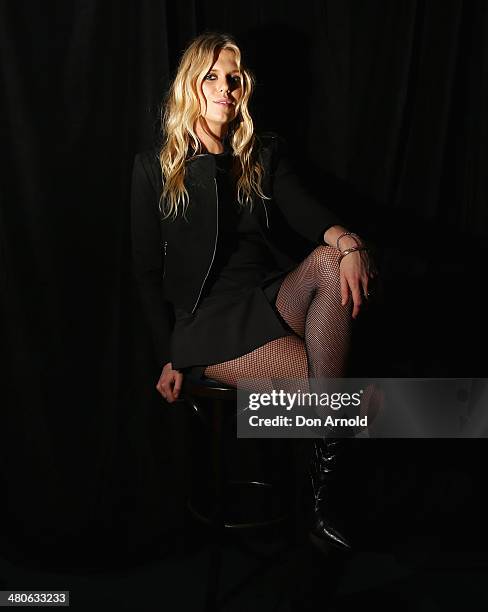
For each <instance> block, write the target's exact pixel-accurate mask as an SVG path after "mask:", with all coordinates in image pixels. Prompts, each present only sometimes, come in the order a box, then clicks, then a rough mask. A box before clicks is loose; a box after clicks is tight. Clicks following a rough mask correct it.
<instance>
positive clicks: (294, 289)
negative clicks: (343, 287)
mask: <svg viewBox="0 0 488 612" xmlns="http://www.w3.org/2000/svg"><path fill="white" fill-rule="evenodd" d="M319 289H320V290H321V291H323V290H325V291H326V292H327V294H328V296H329V298H332V299H334V300H335V301H339V303H340V299H341V297H340V275H339V258H338V252H337V249H334V248H333V247H330V246H325V245H320V246H318V247H316V248H315V249H314V250H313V251H312V252H311V253H309V255H307V257H305V259H304V260H303V261H302V262H300V263H299V264H298V266H297V267H296V268H294V269H293V270H292V271H291V272H289V273H288V274H287V275H286V276H285V278H284V279H283V282H282V283H281V286H280V289H279V291H278V295H277V297H276V309H277V310H278V312H279V313H280V315H281V316H282V317H283V319H284V320H285V321H286V323H287V325H289V327H290V328H291V329H292V330H293V331H294V332H295V334H297V335H298V336H300V337H301V338H304V337H305V324H306V319H307V313H308V309H309V306H310V303H311V301H312V299H313V298H314V296H315V294H316V293H317V290H319Z"/></svg>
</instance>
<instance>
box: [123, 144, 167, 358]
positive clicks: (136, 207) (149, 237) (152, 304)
mask: <svg viewBox="0 0 488 612" xmlns="http://www.w3.org/2000/svg"><path fill="white" fill-rule="evenodd" d="M146 164H147V160H146ZM146 164H145V154H137V155H136V156H135V159H134V166H133V170H132V187H131V239H132V270H133V274H134V278H135V281H136V284H137V287H138V293H139V297H140V300H141V305H142V309H143V313H144V315H145V317H146V320H147V322H148V324H149V329H150V332H151V336H152V340H153V347H154V352H155V356H156V359H157V361H158V364H159V365H160V367H161V369H162V368H163V366H164V365H165V364H167V363H169V362H170V361H171V355H170V342H171V331H172V308H171V306H170V304H169V303H168V302H167V301H166V300H165V297H164V287H163V257H164V254H163V250H162V240H161V225H160V220H159V211H158V194H157V192H156V190H155V188H154V186H153V185H152V183H151V180H150V177H149V174H148V171H149V170H148V168H147V167H145V166H146Z"/></svg>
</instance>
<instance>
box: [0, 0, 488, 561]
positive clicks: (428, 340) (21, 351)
mask: <svg viewBox="0 0 488 612" xmlns="http://www.w3.org/2000/svg"><path fill="white" fill-rule="evenodd" d="M487 28H488V5H487V3H486V2H484V1H483V0H478V1H477V0H470V1H469V2H468V1H463V0H448V1H445V0H444V1H441V0H431V1H429V0H402V1H398V2H388V1H386V0H368V2H358V1H355V0H345V1H344V0H341V1H339V0H329V1H318V0H317V1H314V0H308V1H307V2H300V3H296V2H288V1H287V2H283V1H280V2H266V3H262V2H258V1H257V0H252V1H246V2H232V3H221V2H214V1H212V0H207V1H205V2H190V1H186V2H178V3H173V2H162V1H152V0H141V1H140V2H129V3H125V4H122V3H118V2H100V1H96V0H85V1H83V2H69V3H63V2H54V3H49V6H45V5H43V4H39V5H37V6H36V5H33V4H32V3H27V2H17V3H2V4H1V6H0V42H1V54H0V78H1V89H0V91H1V96H0V104H1V107H0V111H1V118H2V128H3V129H2V136H3V143H2V144H3V150H4V159H3V162H2V173H1V194H0V195H1V209H0V241H1V242H0V264H1V268H0V283H1V287H0V288H1V301H0V304H1V308H2V334H3V337H2V343H1V349H0V350H1V351H2V353H3V356H4V357H5V359H4V364H5V365H4V367H3V369H2V373H3V385H2V400H1V403H2V413H1V414H2V423H1V426H0V431H1V433H2V443H1V445H0V448H1V451H0V468H1V469H0V482H1V484H2V496H3V503H2V510H1V512H2V519H3V520H2V522H1V525H2V526H1V528H0V530H1V531H2V536H1V538H0V541H2V542H3V546H4V550H5V551H6V552H8V554H10V555H11V556H15V555H18V556H23V555H24V556H27V555H30V556H33V557H35V556H36V555H38V556H42V555H43V554H45V555H53V556H55V557H56V558H58V555H59V556H60V558H63V559H65V560H66V562H68V560H69V559H71V560H73V562H75V561H79V560H80V555H82V554H84V553H86V554H87V556H88V557H89V556H90V554H91V553H92V551H93V544H94V543H96V546H97V548H98V550H99V551H100V554H102V555H103V554H107V555H108V556H109V557H110V555H111V554H120V553H122V552H126V551H129V552H130V551H147V550H148V549H150V548H151V547H154V546H155V545H158V546H159V545H164V543H165V542H166V541H167V539H168V537H169V534H171V533H175V532H177V530H178V528H181V527H183V518H182V516H183V512H182V508H183V505H184V491H185V483H186V480H187V456H188V446H189V436H188V435H187V433H188V432H187V426H186V424H185V423H186V421H185V418H184V415H183V414H182V413H181V411H180V412H179V411H178V408H175V407H168V406H167V405H166V404H164V403H163V402H162V401H161V399H160V396H158V394H157V392H156V391H155V388H154V386H155V383H156V380H157V377H158V375H159V372H158V368H157V365H158V364H156V363H155V362H154V359H153V357H152V349H151V339H150V338H149V334H148V330H147V327H146V325H145V323H144V321H143V319H142V315H141V309H140V304H139V301H138V296H137V294H136V292H135V291H134V286H133V282H132V278H131V274H130V231H129V195H130V169H131V166H132V161H133V157H134V154H135V153H136V152H137V151H140V150H142V149H144V148H147V147H149V146H150V145H151V144H152V141H153V139H154V137H155V135H156V133H157V129H158V121H159V117H158V108H159V104H160V102H161V100H162V98H163V95H164V93H165V91H166V88H167V85H168V82H169V79H170V78H171V76H172V75H173V74H174V70H175V67H176V64H177V61H178V58H179V55H180V53H181V51H182V49H183V48H184V47H185V45H186V44H187V43H188V41H189V40H190V39H191V38H192V37H193V36H194V35H196V34H197V33H200V32H202V31H204V30H214V29H215V30H223V31H229V32H231V33H233V34H234V35H235V36H237V38H238V40H240V42H241V43H242V45H243V49H244V52H245V57H247V58H248V61H249V64H250V66H251V68H252V69H254V71H255V73H256V75H257V81H258V84H257V88H256V93H255V97H254V102H253V112H254V116H255V120H256V126H257V128H258V129H273V130H276V131H278V132H279V133H281V134H282V135H283V136H285V137H286V138H287V140H288V141H289V144H290V148H291V149H292V150H295V152H296V156H295V157H296V160H295V161H296V164H297V167H298V168H299V169H300V170H301V171H302V172H304V173H305V176H306V177H307V180H308V182H309V185H310V189H311V190H312V191H317V190H318V189H319V185H320V186H322V187H321V193H320V195H321V197H322V198H323V200H324V202H327V204H328V205H329V206H330V207H331V208H332V209H333V210H336V211H337V212H338V213H339V215H340V217H341V218H345V219H347V220H348V222H349V225H350V226H351V227H352V228H353V229H356V230H357V231H358V232H359V233H362V234H363V235H365V236H366V237H367V238H369V239H370V241H371V242H372V243H373V245H375V246H376V248H377V257H378V263H379V265H380V268H381V271H382V277H383V289H382V292H381V295H382V296H383V297H382V300H381V301H379V303H378V304H377V306H376V307H375V309H373V308H372V309H370V311H369V312H366V313H364V315H363V318H362V322H360V323H358V325H357V332H356V347H355V352H354V359H353V364H354V366H353V369H354V372H355V373H357V374H358V375H364V376H367V375H377V376H415V377H418V376H484V375H485V373H484V372H485V369H486V368H485V366H484V361H483V360H479V359H478V358H477V357H476V353H475V350H474V344H475V342H474V339H476V344H481V346H484V345H483V333H484V323H483V320H484V315H483V306H482V303H481V299H480V297H481V295H482V293H481V292H482V285H483V282H484V280H483V274H482V272H483V264H482V262H483V261H484V257H485V256H486V246H487V242H488V240H487V237H488V236H487V223H486V221H487V207H486V200H487V181H486V167H487V161H488V160H487V143H488V138H487V136H488V134H487V113H486V109H487V108H488V99H487V87H488V79H487V70H488V38H487ZM324 178H326V179H327V188H326V189H325V190H324V189H323V183H324ZM444 442H446V443H447V441H444ZM461 442H462V441H451V442H449V445H450V446H449V449H448V450H445V446H446V445H444V446H443V447H442V449H440V447H441V446H442V445H441V444H440V441H437V442H435V441H434V442H431V446H429V451H424V453H425V455H422V448H424V446H422V444H420V442H418V441H417V442H415V441H405V442H404V444H402V445H400V446H402V447H403V448H404V449H406V450H405V453H406V455H407V456H408V458H409V462H410V463H409V465H410V467H409V469H413V468H411V465H412V463H411V462H412V461H414V462H415V461H417V463H415V465H416V466H417V470H418V472H421V471H422V465H423V460H421V459H419V457H420V458H422V457H424V456H426V455H428V454H430V456H432V454H433V453H432V449H433V448H435V449H439V452H441V454H442V453H444V455H439V456H442V457H443V459H440V460H439V469H440V470H444V471H446V470H447V471H446V474H448V476H449V477H451V476H452V474H453V473H454V472H453V470H452V466H451V467H449V465H450V464H449V457H453V456H454V455H456V461H458V462H459V452H460V449H462V450H461V455H462V456H465V457H466V465H468V464H469V466H470V467H469V473H470V476H469V478H468V480H469V479H470V478H473V470H474V472H475V468H474V467H473V465H476V463H477V462H478V461H479V459H480V458H481V457H482V456H483V454H482V453H483V451H484V444H482V442H483V441H476V442H477V443H476V444H475V443H474V442H473V443H472V444H470V445H469V448H468V446H467V445H466V444H464V445H462V444H461ZM379 447H381V451H380V452H379V454H380V455H381V456H384V455H385V452H386V453H388V452H390V450H391V447H392V445H390V444H388V443H386V441H381V444H380V443H378V444H377V447H376V448H379ZM397 447H398V443H397ZM454 447H456V449H457V452H452V449H453V448H454ZM434 454H437V450H436V452H435V453H434ZM452 461H454V459H452ZM467 471H468V469H466V471H465V472H463V473H464V475H465V476H466V474H467ZM398 473H399V474H401V471H399V472H398ZM431 477H432V474H431V473H429V478H431ZM407 480H408V479H407ZM454 480H456V479H454ZM461 480H463V479H461ZM409 482H410V481H409ZM463 482H464V483H465V482H466V480H465V479H464V480H463ZM469 482H470V483H471V484H470V485H469V486H464V493H463V494H462V495H461V494H459V495H458V493H457V491H458V489H456V487H454V492H453V493H452V495H453V496H454V498H456V503H457V505H456V504H454V502H452V503H451V505H450V506H449V503H450V502H449V503H447V505H448V506H449V508H451V509H452V512H454V509H453V508H454V507H455V508H457V509H459V507H460V506H462V505H463V504H464V505H465V506H466V508H468V507H469V504H470V503H472V504H473V505H474V502H473V501H472V498H473V496H474V495H475V490H476V486H475V483H474V481H471V480H469ZM426 486H428V485H426ZM409 495H410V499H411V500H412V496H411V494H410V493H409V492H408V487H407V489H405V488H404V489H403V490H399V492H398V493H391V491H390V498H389V500H390V502H389V503H387V504H386V505H385V504H383V505H384V507H386V508H392V507H394V506H395V503H396V502H395V500H397V499H401V500H404V499H405V498H406V497H408V496H409ZM395 496H396V497H395ZM470 496H471V497H470ZM378 499H379V498H378ZM378 499H377V501H376V503H377V504H378V506H380V505H381V501H379V500H378ZM436 499H437V501H439V499H440V498H439V497H437V498H436ZM392 500H393V501H392ZM470 500H471V501H470ZM411 503H413V502H411ZM429 504H430V502H428V501H425V500H424V506H423V508H424V510H425V508H427V510H425V512H427V513H428V512H429V511H430V510H429V508H431V506H429ZM453 504H454V506H453ZM434 506H435V504H434V503H433V504H432V508H434ZM395 507H397V506H395ZM444 507H445V505H444ZM432 508H431V512H432V514H435V513H436V510H434V509H432ZM419 512H420V514H422V512H421V511H420V510H419ZM175 530H176V531H175ZM155 543H156V544H155ZM63 555H64V556H63Z"/></svg>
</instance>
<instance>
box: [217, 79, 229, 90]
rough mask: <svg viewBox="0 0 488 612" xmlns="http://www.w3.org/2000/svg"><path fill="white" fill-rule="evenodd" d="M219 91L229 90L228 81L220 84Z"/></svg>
mask: <svg viewBox="0 0 488 612" xmlns="http://www.w3.org/2000/svg"><path fill="white" fill-rule="evenodd" d="M219 91H230V84H229V82H228V81H224V82H222V83H221V84H220V87H219Z"/></svg>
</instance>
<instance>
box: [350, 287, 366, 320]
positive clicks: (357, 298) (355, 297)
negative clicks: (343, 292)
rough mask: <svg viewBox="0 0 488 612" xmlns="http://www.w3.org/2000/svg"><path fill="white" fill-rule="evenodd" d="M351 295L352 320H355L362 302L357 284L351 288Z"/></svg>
mask: <svg viewBox="0 0 488 612" xmlns="http://www.w3.org/2000/svg"><path fill="white" fill-rule="evenodd" d="M351 293H352V301H353V303H354V307H353V309H352V318H353V319H355V318H356V317H357V316H358V314H359V309H360V308H361V304H362V302H363V301H362V299H361V292H360V290H359V285H358V284H357V283H355V284H353V285H352V286H351Z"/></svg>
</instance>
